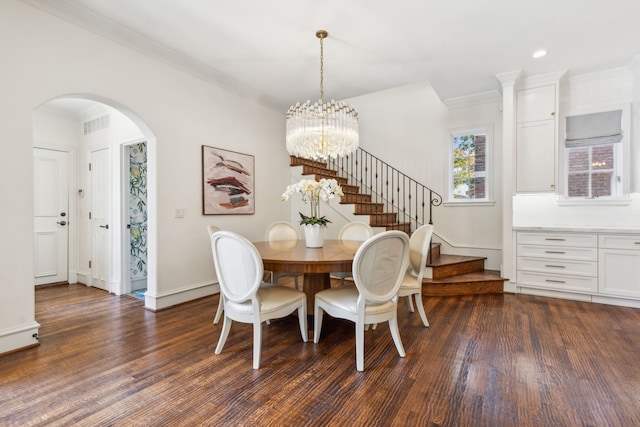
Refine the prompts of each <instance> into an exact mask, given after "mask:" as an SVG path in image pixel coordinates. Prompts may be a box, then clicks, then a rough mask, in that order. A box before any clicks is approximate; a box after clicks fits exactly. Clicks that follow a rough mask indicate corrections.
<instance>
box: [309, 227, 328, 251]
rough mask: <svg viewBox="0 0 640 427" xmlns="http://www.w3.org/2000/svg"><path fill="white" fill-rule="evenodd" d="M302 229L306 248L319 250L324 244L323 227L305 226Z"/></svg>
mask: <svg viewBox="0 0 640 427" xmlns="http://www.w3.org/2000/svg"><path fill="white" fill-rule="evenodd" d="M303 227H304V239H305V241H306V243H307V247H308V248H321V247H322V244H323V243H324V229H325V228H326V227H325V226H324V225H318V224H314V225H311V224H306V225H303Z"/></svg>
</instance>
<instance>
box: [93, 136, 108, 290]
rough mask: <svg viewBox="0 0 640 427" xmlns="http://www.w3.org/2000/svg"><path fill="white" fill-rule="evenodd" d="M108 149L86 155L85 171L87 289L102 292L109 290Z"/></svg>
mask: <svg viewBox="0 0 640 427" xmlns="http://www.w3.org/2000/svg"><path fill="white" fill-rule="evenodd" d="M109 155H110V153H109V149H108V148H104V149H97V150H95V151H91V152H90V164H91V169H90V171H89V177H90V188H91V204H90V211H89V218H90V220H89V223H90V224H91V226H90V228H91V232H90V236H91V237H90V240H91V242H90V246H89V247H90V248H91V268H90V278H91V286H95V287H97V288H100V289H104V290H105V291H111V289H109V265H110V254H111V250H110V248H111V231H112V230H111V229H110V228H109V222H110V212H111V184H110V183H111V179H110V168H109Z"/></svg>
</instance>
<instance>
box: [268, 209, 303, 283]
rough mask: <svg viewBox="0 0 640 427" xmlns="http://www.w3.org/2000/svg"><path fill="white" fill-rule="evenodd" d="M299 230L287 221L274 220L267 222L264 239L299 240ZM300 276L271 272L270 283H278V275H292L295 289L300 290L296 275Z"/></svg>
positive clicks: (290, 275)
mask: <svg viewBox="0 0 640 427" xmlns="http://www.w3.org/2000/svg"><path fill="white" fill-rule="evenodd" d="M300 239H301V236H300V231H298V228H297V227H296V226H295V225H293V224H291V223H290V222H288V221H276V222H274V223H271V224H269V226H268V227H267V229H266V231H265V232H264V240H266V241H267V242H272V241H275V240H300ZM300 276H302V274H300V273H278V272H274V271H272V272H271V283H275V284H276V285H277V284H278V279H279V278H280V277H293V281H294V284H295V286H296V289H298V290H300V284H299V283H298V277H300Z"/></svg>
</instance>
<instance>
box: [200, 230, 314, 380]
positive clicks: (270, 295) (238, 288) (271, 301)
mask: <svg viewBox="0 0 640 427" xmlns="http://www.w3.org/2000/svg"><path fill="white" fill-rule="evenodd" d="M211 247H212V253H213V263H214V265H215V268H216V274H217V276H218V280H219V282H220V289H221V291H222V294H223V295H224V321H223V323H222V332H221V333H220V339H219V340H218V345H217V346H216V350H215V354H220V353H221V352H222V348H223V347H224V344H225V342H226V340H227V337H228V335H229V331H230V330H231V324H232V323H233V321H234V320H235V321H237V322H242V323H252V324H253V369H258V368H259V367H260V350H261V346H262V322H265V321H267V320H271V319H279V318H281V317H285V316H288V315H289V314H291V313H293V312H294V311H295V310H296V309H297V310H298V323H299V324H300V333H301V334H302V341H304V342H307V296H306V295H305V294H304V293H303V292H300V291H297V290H295V289H291V288H288V287H286V286H276V285H269V286H260V284H261V282H262V275H263V273H264V270H263V267H262V259H261V258H260V254H259V253H258V250H257V249H256V247H255V246H254V245H253V243H251V242H250V241H248V240H247V239H245V238H244V237H242V236H240V235H239V234H237V233H233V232H231V231H218V232H215V233H214V234H213V236H212V237H211Z"/></svg>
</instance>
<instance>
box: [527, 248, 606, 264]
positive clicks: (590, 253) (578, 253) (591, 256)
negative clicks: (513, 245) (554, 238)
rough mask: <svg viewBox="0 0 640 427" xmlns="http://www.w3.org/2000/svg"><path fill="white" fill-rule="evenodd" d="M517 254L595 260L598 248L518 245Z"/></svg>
mask: <svg viewBox="0 0 640 427" xmlns="http://www.w3.org/2000/svg"><path fill="white" fill-rule="evenodd" d="M517 254H518V256H519V257H523V256H524V257H535V258H545V259H558V260H566V259H570V260H576V261H595V260H597V259H598V250H597V249H596V248H576V247H563V246H534V245H518V247H517Z"/></svg>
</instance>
